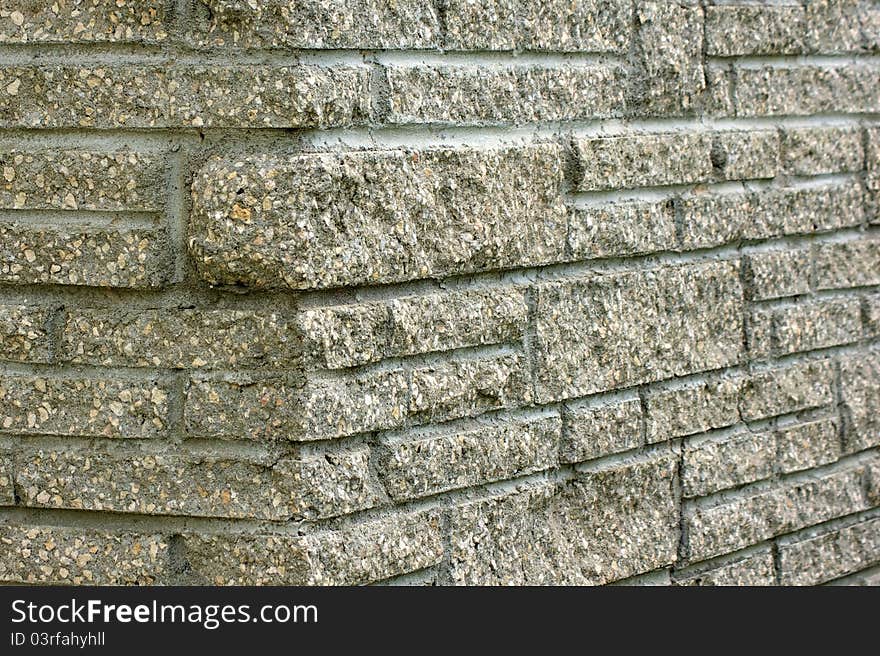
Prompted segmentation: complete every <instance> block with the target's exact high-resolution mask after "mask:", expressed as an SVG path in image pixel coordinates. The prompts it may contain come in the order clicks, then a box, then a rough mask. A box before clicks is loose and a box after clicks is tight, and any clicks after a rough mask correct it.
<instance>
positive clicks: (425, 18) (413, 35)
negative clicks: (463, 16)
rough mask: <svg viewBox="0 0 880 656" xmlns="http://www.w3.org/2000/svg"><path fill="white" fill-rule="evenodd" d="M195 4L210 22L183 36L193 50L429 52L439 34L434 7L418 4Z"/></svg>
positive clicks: (220, 0) (376, 0)
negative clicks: (326, 49)
mask: <svg viewBox="0 0 880 656" xmlns="http://www.w3.org/2000/svg"><path fill="white" fill-rule="evenodd" d="M199 1H200V3H201V5H203V7H202V8H203V9H204V10H209V11H210V20H207V19H205V18H202V17H201V16H200V17H199V20H197V21H196V22H195V23H194V25H193V29H191V30H190V31H189V32H188V35H187V36H188V39H189V41H190V42H191V43H192V44H194V45H196V46H226V47H230V46H234V47H240V48H278V47H284V48H373V49H377V48H430V47H435V46H437V45H438V38H439V33H440V24H439V22H438V20H437V14H436V12H435V10H434V6H433V4H431V3H426V2H419V1H418V0H402V1H399V0H398V1H396V2H392V3H389V2H383V1H382V0H306V1H305V2H302V1H299V2H290V1H289V0H268V1H267V0H262V1H261V2H247V3H242V2H238V1H237V0H199ZM204 13H207V11H205V12H204Z"/></svg>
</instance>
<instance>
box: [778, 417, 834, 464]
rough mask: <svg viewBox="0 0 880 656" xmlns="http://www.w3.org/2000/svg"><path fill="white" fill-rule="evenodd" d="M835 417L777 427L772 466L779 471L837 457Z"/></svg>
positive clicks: (827, 461)
mask: <svg viewBox="0 0 880 656" xmlns="http://www.w3.org/2000/svg"><path fill="white" fill-rule="evenodd" d="M838 433H839V431H838V426H837V420H836V419H835V418H834V417H827V418H825V419H820V420H818V421H811V422H808V423H805V424H797V425H795V426H789V427H786V428H782V429H779V430H778V431H776V433H775V436H774V437H775V438H776V467H777V469H778V470H779V471H780V472H782V473H783V474H789V473H791V472H796V471H801V470H804V469H811V468H813V467H819V466H821V465H827V464H829V463H832V462H834V461H836V460H837V459H838V458H839V457H840V437H839V435H838Z"/></svg>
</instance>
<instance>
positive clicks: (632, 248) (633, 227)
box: [568, 200, 676, 260]
mask: <svg viewBox="0 0 880 656" xmlns="http://www.w3.org/2000/svg"><path fill="white" fill-rule="evenodd" d="M568 247H569V250H570V253H571V258H572V259H575V260H580V259H591V258H606V257H622V256H626V255H639V254H642V253H651V252H655V251H668V250H674V249H675V247H676V240H675V218H674V216H673V208H672V201H668V200H664V201H658V202H639V201H634V202H620V203H618V202H615V203H606V204H603V205H594V206H590V207H580V208H572V210H571V212H570V215H569V229H568Z"/></svg>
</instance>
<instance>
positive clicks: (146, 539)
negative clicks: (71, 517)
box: [0, 524, 171, 585]
mask: <svg viewBox="0 0 880 656" xmlns="http://www.w3.org/2000/svg"><path fill="white" fill-rule="evenodd" d="M0 545H2V546H3V548H2V549H0V581H3V582H4V583H20V584H21V583H26V584H40V585H153V584H156V583H163V582H167V579H168V577H169V574H170V569H171V563H170V558H169V553H168V552H169V547H170V545H169V540H168V538H167V537H166V536H163V535H159V534H155V533H152V534H151V533H132V532H109V531H97V530H91V529H84V528H81V527H61V526H18V525H15V524H0Z"/></svg>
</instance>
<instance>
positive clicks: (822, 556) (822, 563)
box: [779, 518, 880, 585]
mask: <svg viewBox="0 0 880 656" xmlns="http://www.w3.org/2000/svg"><path fill="white" fill-rule="evenodd" d="M876 563H880V518H873V519H868V520H866V521H864V522H859V523H858V524H853V525H852V526H846V527H844V528H840V529H837V530H832V531H827V532H824V533H819V534H818V535H815V536H812V537H805V538H792V539H785V540H783V541H781V542H780V545H779V565H780V572H779V574H780V580H781V582H782V584H783V585H817V584H819V583H825V582H827V581H830V580H831V579H836V578H840V577H841V576H846V575H847V574H852V573H853V572H858V571H859V570H862V569H866V568H868V567H870V566H871V565H874V564H876Z"/></svg>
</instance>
